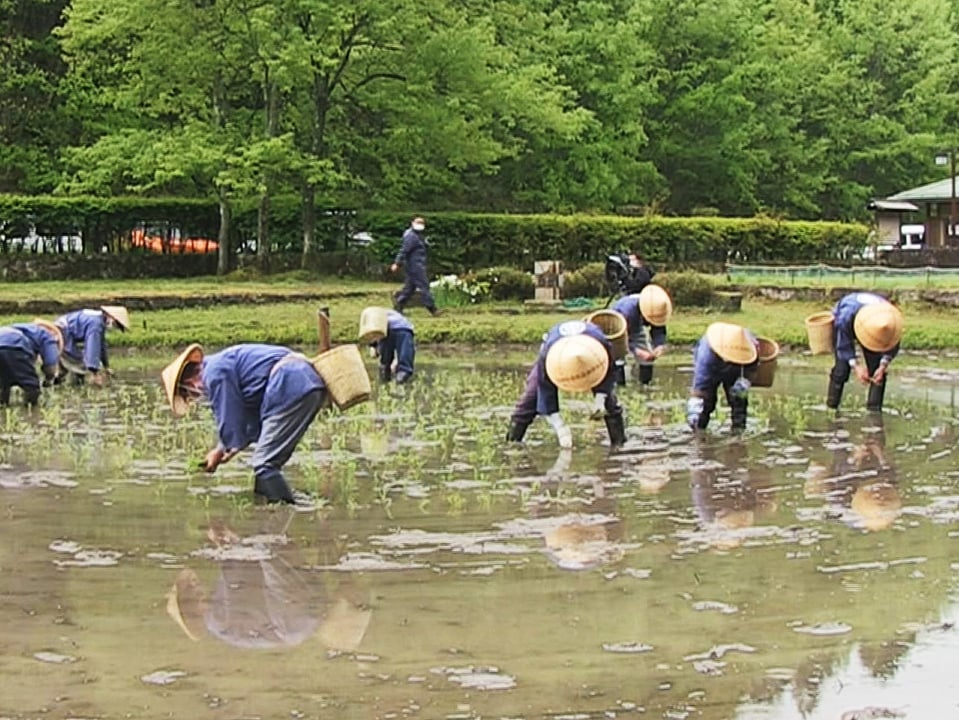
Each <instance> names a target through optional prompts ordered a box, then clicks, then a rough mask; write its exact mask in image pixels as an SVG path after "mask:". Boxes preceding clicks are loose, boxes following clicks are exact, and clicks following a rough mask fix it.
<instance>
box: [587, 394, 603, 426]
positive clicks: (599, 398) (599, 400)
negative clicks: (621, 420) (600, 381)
mask: <svg viewBox="0 0 959 720" xmlns="http://www.w3.org/2000/svg"><path fill="white" fill-rule="evenodd" d="M604 415H606V393H596V394H595V395H593V411H592V412H591V413H590V414H589V419H590V420H602V418H603V416H604Z"/></svg>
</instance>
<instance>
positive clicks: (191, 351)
mask: <svg viewBox="0 0 959 720" xmlns="http://www.w3.org/2000/svg"><path fill="white" fill-rule="evenodd" d="M191 362H193V363H199V362H203V347H202V346H201V345H200V344H198V343H193V344H192V345H190V346H189V347H188V348H187V349H186V350H184V351H183V352H181V353H180V354H179V355H178V356H177V358H176V360H174V361H173V362H171V363H170V364H169V365H167V366H166V367H165V368H163V372H162V373H161V374H160V377H161V379H162V380H163V390H164V391H165V392H166V398H167V401H168V402H169V403H170V409H171V410H173V414H174V415H176V416H177V417H180V416H181V415H186V412H187V410H188V409H189V407H190V405H189V403H188V402H187V401H186V400H185V399H184V398H183V396H182V395H180V393H179V392H178V388H179V385H180V376H181V375H182V374H183V368H185V367H186V366H187V364H188V363H191Z"/></svg>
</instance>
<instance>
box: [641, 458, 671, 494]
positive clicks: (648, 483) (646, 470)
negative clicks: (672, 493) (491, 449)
mask: <svg viewBox="0 0 959 720" xmlns="http://www.w3.org/2000/svg"><path fill="white" fill-rule="evenodd" d="M636 480H637V481H638V482H639V489H640V491H641V492H644V493H648V494H653V493H658V492H659V491H660V490H662V489H663V488H664V487H666V486H667V485H668V484H669V469H668V468H665V467H657V466H655V465H652V466H650V465H640V466H639V469H638V472H637V475H636Z"/></svg>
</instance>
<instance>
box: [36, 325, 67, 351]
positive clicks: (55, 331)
mask: <svg viewBox="0 0 959 720" xmlns="http://www.w3.org/2000/svg"><path fill="white" fill-rule="evenodd" d="M33 324H34V325H36V326H37V327H41V328H43V329H44V330H46V331H47V332H48V333H50V334H51V335H53V338H54V339H55V340H56V341H57V352H59V353H62V352H63V331H62V330H60V328H58V327H57V326H56V325H54V324H53V323H52V322H50V321H49V320H41V319H40V318H37V319H36V320H34V321H33Z"/></svg>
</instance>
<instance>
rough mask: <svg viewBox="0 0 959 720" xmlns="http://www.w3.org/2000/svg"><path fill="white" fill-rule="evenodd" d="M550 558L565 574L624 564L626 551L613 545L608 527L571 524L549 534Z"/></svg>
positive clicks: (547, 534) (547, 544)
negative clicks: (624, 552)
mask: <svg viewBox="0 0 959 720" xmlns="http://www.w3.org/2000/svg"><path fill="white" fill-rule="evenodd" d="M543 539H544V540H545V541H546V553H547V557H549V559H550V560H552V561H553V562H554V563H555V564H556V565H557V566H558V567H560V568H562V569H563V570H588V569H589V568H594V567H597V566H598V565H602V564H604V563H608V562H615V561H617V560H620V559H621V558H622V556H623V549H622V548H621V547H619V546H616V545H612V544H611V543H610V542H609V539H608V535H607V532H606V526H605V525H599V524H590V525H587V524H584V523H579V522H574V523H567V524H565V525H559V526H558V527H555V528H553V529H552V530H549V531H548V532H547V533H546V534H545V535H544V536H543Z"/></svg>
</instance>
